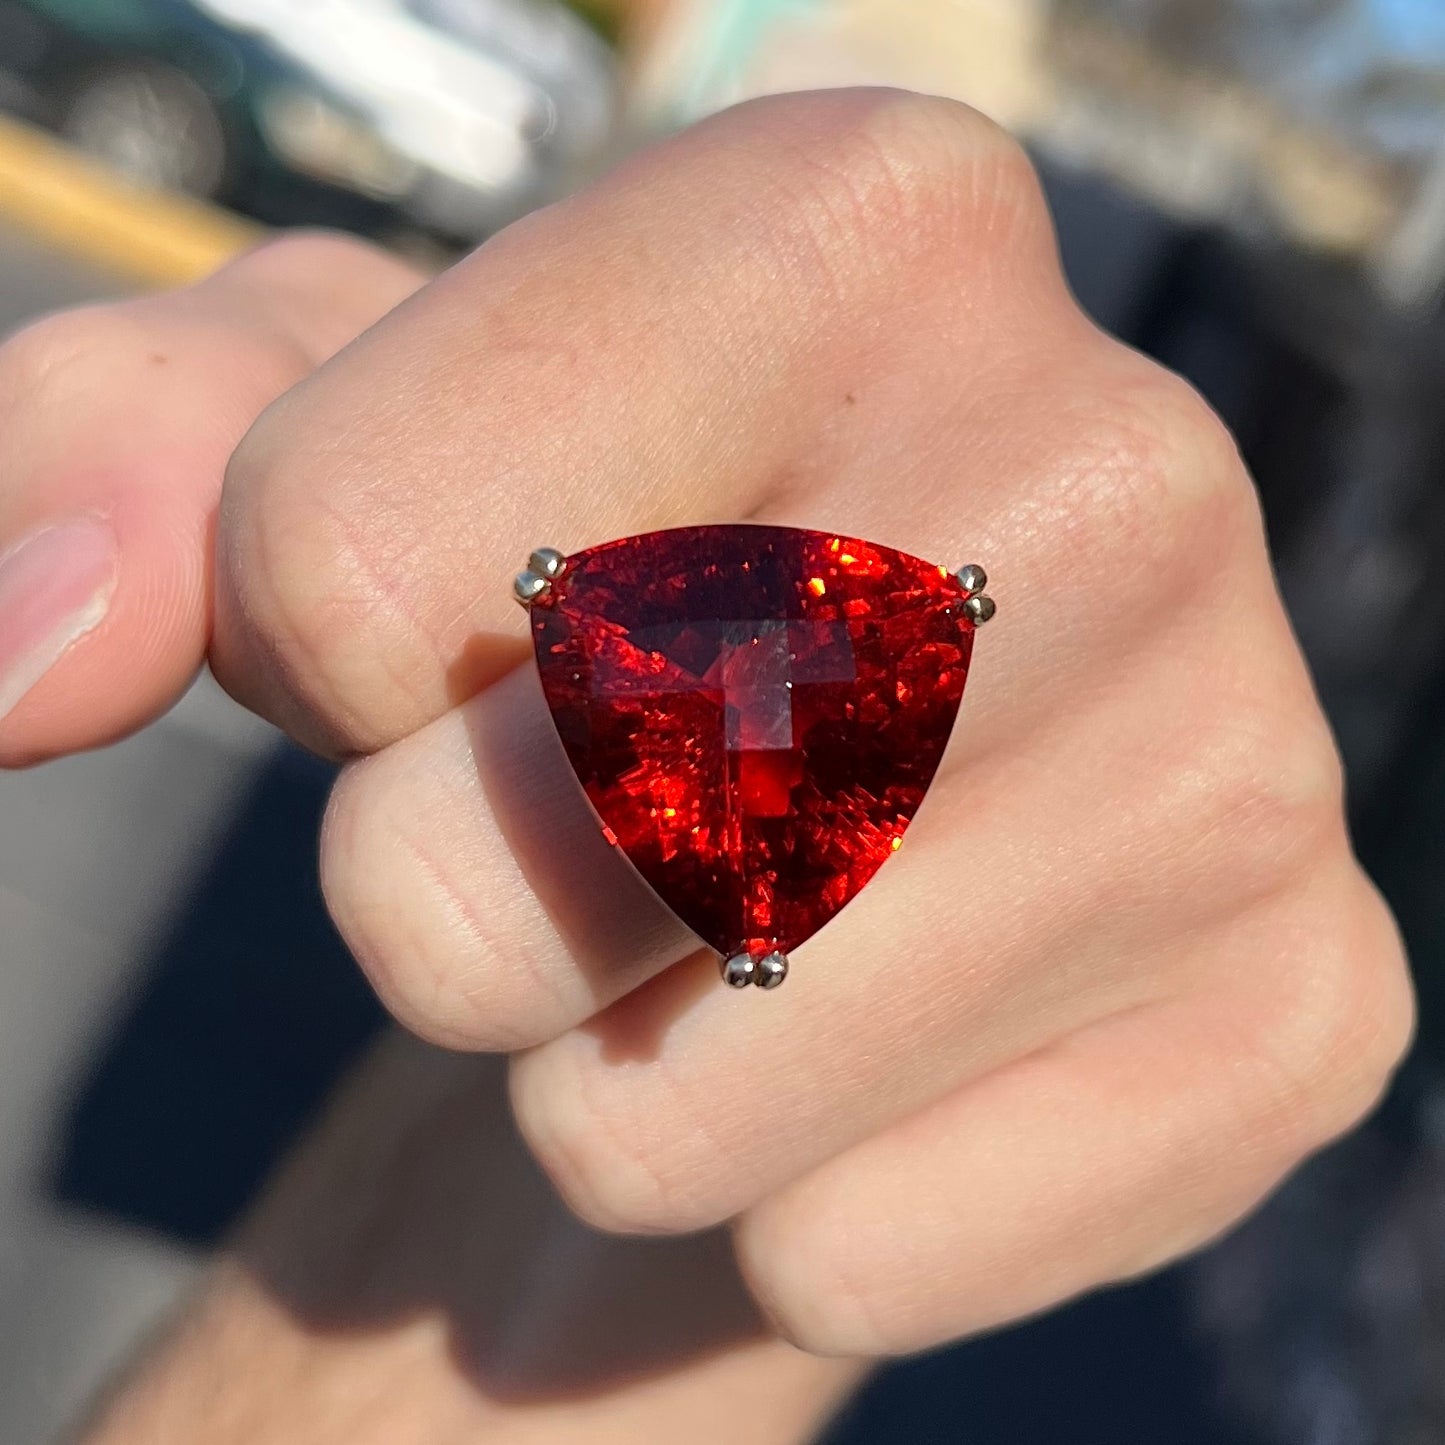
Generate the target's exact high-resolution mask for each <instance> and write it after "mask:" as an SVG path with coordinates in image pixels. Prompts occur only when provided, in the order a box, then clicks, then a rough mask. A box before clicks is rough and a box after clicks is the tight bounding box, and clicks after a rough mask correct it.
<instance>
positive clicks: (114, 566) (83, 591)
mask: <svg viewBox="0 0 1445 1445" xmlns="http://www.w3.org/2000/svg"><path fill="white" fill-rule="evenodd" d="M119 570H120V549H119V548H118V547H117V545H116V540H115V533H114V532H112V531H111V529H110V527H109V526H108V525H107V524H106V523H105V522H104V521H102V520H101V519H100V518H99V517H76V518H74V519H72V520H70V521H66V522H58V523H55V524H53V525H50V526H45V527H41V528H39V529H38V530H36V531H34V532H31V533H30V534H29V536H26V537H22V538H21V539H20V540H19V541H18V542H16V543H15V544H14V545H13V546H12V547H10V548H8V549H7V550H6V551H4V552H0V718H4V717H5V716H6V715H7V714H8V713H9V712H10V711H11V710H12V709H13V708H14V707H15V704H16V703H18V702H19V701H20V699H21V698H22V697H24V696H25V694H26V693H27V692H29V691H30V689H31V688H32V687H34V686H35V684H36V683H37V682H39V681H40V679H41V678H42V677H44V676H45V674H46V673H47V672H49V671H50V669H51V668H52V667H54V666H55V664H56V663H57V662H58V661H59V660H60V659H61V657H63V656H64V655H65V652H66V649H67V648H69V647H71V646H72V645H73V644H74V643H75V642H76V641H78V640H79V639H80V638H82V637H84V636H85V634H86V633H87V632H90V631H92V630H93V629H94V628H96V627H97V626H99V625H100V623H101V621H102V620H103V619H104V617H105V614H106V612H107V610H108V609H109V607H110V599H111V594H112V593H114V591H115V583H116V577H117V575H118V573H119Z"/></svg>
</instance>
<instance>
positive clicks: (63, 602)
mask: <svg viewBox="0 0 1445 1445" xmlns="http://www.w3.org/2000/svg"><path fill="white" fill-rule="evenodd" d="M416 284H417V278H416V277H415V276H414V275H413V273H412V272H411V271H410V270H409V269H408V268H407V267H405V266H403V265H402V264H401V263H399V262H394V261H392V260H390V259H388V258H386V257H384V256H383V255H381V254H380V253H379V252H376V251H373V250H372V249H371V248H369V247H366V246H363V245H361V244H360V243H355V242H351V241H347V240H343V239H341V238H339V237H323V236H303V237H296V238H290V239H286V240H282V241H277V242H273V243H271V244H269V245H266V246H263V247H261V248H260V249H258V250H256V251H253V252H251V253H250V254H248V255H247V256H244V257H242V258H240V259H239V260H237V261H235V262H234V263H232V264H231V265H229V266H227V267H225V268H224V269H222V270H221V271H219V272H218V273H217V274H216V275H215V276H213V277H211V278H210V279H209V280H207V281H204V282H202V283H201V284H200V285H198V286H196V287H193V288H190V289H188V290H186V291H181V292H177V293H174V294H171V295H165V296H156V297H147V298H144V299H141V300H135V301H128V302H123V303H120V304H117V305H112V306H102V307H95V308H90V309H87V310H83V311H76V312H70V313H67V314H63V315H59V316H55V317H52V318H49V319H47V320H45V321H42V322H39V323H37V324H35V325H33V326H32V327H30V328H29V329H28V330H26V331H24V332H22V333H20V334H19V335H18V336H17V337H15V338H14V339H12V340H11V341H10V342H9V343H8V344H6V345H5V346H4V347H3V348H0V765H8V766H16V765H21V764H25V763H32V762H36V761H39V760H41V759H43V758H46V757H51V756H54V755H56V754H58V753H64V752H70V751H74V750H76V749H79V748H86V747H94V746H96V745H98V744H101V743H105V742H109V741H112V740H113V739H115V738H117V737H119V736H122V735H123V734H125V733H127V732H129V731H131V730H133V729H134V728H136V727H139V726H140V725H142V724H143V723H145V722H146V721H148V720H149V719H150V718H152V717H154V716H155V715H156V714H157V713H159V712H160V711H162V710H164V709H165V708H166V707H167V706H169V704H170V703H171V702H173V701H174V700H175V698H176V697H177V696H178V694H179V693H180V691H181V690H182V689H183V688H184V687H185V685H186V683H187V682H188V681H189V679H190V678H191V677H192V676H193V674H194V673H195V671H196V669H197V667H198V666H199V665H200V662H201V659H202V657H203V655H204V651H205V646H206V641H207V637H208V634H209V629H210V597H211V532H212V521H213V518H214V514H215V508H216V502H217V498H218V496H219V493H220V485H221V477H222V473H223V471H224V468H225V464H226V459H227V457H228V456H229V455H230V453H231V451H232V449H233V448H234V446H235V444H236V442H237V441H238V440H239V439H240V437H241V436H242V434H243V433H244V432H245V430H246V428H247V427H248V426H249V425H250V424H251V423H252V422H253V421H254V420H255V418H256V416H257V415H258V414H259V413H260V412H261V411H262V410H263V409H264V408H265V407H266V406H267V405H268V404H269V403H270V402H271V401H273V400H274V399H275V398H276V397H277V396H278V395H279V394H280V393H281V392H282V391H284V390H285V389H286V387H288V386H290V385H292V384H293V383H294V382H296V381H297V380H299V379H300V378H301V377H302V376H304V375H305V374H306V373H307V372H308V371H310V370H311V369H312V368H313V367H315V366H316V365H317V364H318V363H319V362H321V361H322V360H324V359H325V358H326V357H327V356H329V355H331V354H332V353H334V352H335V351H336V350H337V349H338V348H339V347H341V346H342V345H344V344H345V343H346V342H347V341H349V340H351V339H352V338H353V337H355V336H356V334H357V333H358V332H360V331H361V330H362V329H364V328H365V327H366V326H367V325H369V324H370V323H371V322H372V321H374V320H375V319H376V318H377V317H378V316H379V315H381V314H382V312H384V311H385V310H387V309H388V308H389V307H390V306H392V305H394V304H395V303H396V302H397V301H399V300H400V299H401V298H402V297H403V296H404V295H406V294H407V293H408V292H409V291H410V290H412V289H413V288H414V287H415V285H416Z"/></svg>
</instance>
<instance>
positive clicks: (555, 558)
mask: <svg viewBox="0 0 1445 1445" xmlns="http://www.w3.org/2000/svg"><path fill="white" fill-rule="evenodd" d="M527 570H528V571H529V572H535V573H537V575H538V576H539V577H545V578H546V579H547V580H548V581H549V582H555V581H556V580H557V579H558V578H559V577H560V576H561V575H562V574H563V573H564V572H565V571H566V570H567V555H566V553H565V552H559V551H558V550H557V549H556V548H555V547H538V548H537V550H536V551H535V552H533V553H532V555H531V556H530V557H529V558H528V559H527Z"/></svg>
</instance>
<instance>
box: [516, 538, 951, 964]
mask: <svg viewBox="0 0 1445 1445" xmlns="http://www.w3.org/2000/svg"><path fill="white" fill-rule="evenodd" d="M966 595H967V594H966V593H965V592H964V591H963V589H962V587H961V586H960V585H959V583H958V581H957V579H956V578H954V577H952V576H950V575H949V574H948V572H947V570H946V569H944V568H941V567H937V566H934V565H933V564H931V563H928V562H923V561H920V560H919V559H918V558H916V557H909V556H906V555H905V554H903V553H902V552H895V551H892V550H891V549H890V548H887V547H877V546H874V545H873V544H872V543H869V542H860V541H857V540H855V539H853V538H851V537H838V536H834V535H832V534H830V533H827V532H809V531H802V530H799V529H796V528H793V527H763V526H730V527H683V528H678V529H677V530H675V531H668V532H651V533H648V534H647V535H646V536H641V537H627V538H625V539H623V540H622V541H620V542H609V543H607V544H606V545H605V546H602V547H593V548H591V549H590V550H589V551H586V552H581V553H578V554H577V555H576V556H575V557H572V558H569V559H568V563H567V570H566V572H565V573H564V574H563V575H562V576H561V577H560V578H559V579H558V580H557V581H556V582H555V583H554V584H553V587H552V592H551V595H550V596H549V597H548V598H547V599H545V600H544V601H543V602H541V603H539V604H537V605H536V606H534V607H533V609H532V619H533V622H532V627H533V640H534V642H535V644H536V648H537V663H538V666H539V668H540V670H541V674H542V687H543V690H544V692H545V693H546V697H547V704H548V706H549V707H550V708H551V711H552V717H553V719H554V720H555V721H556V724H557V731H558V732H559V733H560V734H561V737H562V744H563V747H564V748H565V749H566V752H567V756H568V757H569V758H570V759H571V761H572V766H573V767H574V768H575V769H576V770H577V776H578V777H579V778H580V779H581V782H582V786H583V787H584V788H585V789H586V792H587V796H588V797H589V798H590V799H591V801H592V805H593V807H594V808H595V809H596V810H597V812H598V814H599V815H600V817H601V819H602V823H603V826H604V829H605V830H606V832H607V834H608V835H609V838H610V839H612V840H615V841H616V843H617V844H618V846H619V847H621V848H622V850H623V851H624V852H625V853H626V855H627V856H628V858H630V859H631V860H632V863H633V864H634V865H635V867H636V868H637V870H638V872H640V873H641V874H642V876H643V877H644V878H645V879H646V880H647V881H648V883H649V884H651V885H652V887H653V889H654V890H655V891H656V892H657V894H658V895H659V896H660V897H661V898H662V900H663V901H664V902H665V903H666V904H667V905H668V906H669V907H670V908H672V910H673V911H674V912H675V913H676V914H677V915H678V916H679V917H680V918H681V919H682V920H683V922H684V923H686V924H687V925H688V926H689V927H690V928H691V929H692V930H693V931H694V932H695V933H697V934H698V936H699V937H700V938H702V939H703V940H704V941H705V942H707V943H709V944H710V945H711V946H712V947H713V948H715V949H717V951H718V952H719V953H721V954H724V955H726V954H732V953H736V952H740V951H742V950H743V949H745V948H747V949H752V950H754V951H758V950H763V949H768V948H776V949H780V950H782V951H783V952H787V951H789V950H791V949H793V948H796V947H797V946H798V945H799V944H800V943H802V942H803V941H804V940H805V939H807V938H810V937H811V936H812V935H813V934H814V933H816V932H817V930H818V929H819V928H821V927H822V926H823V925H824V924H825V923H826V922H827V921H828V920H829V919H830V918H832V916H833V915H834V914H835V913H837V912H838V910H839V909H840V908H842V907H843V905H844V904H845V903H847V902H848V900H849V899H850V898H852V897H853V896H854V894H856V893H857V892H858V890H859V889H860V888H862V887H863V885H864V884H865V883H867V881H868V880H869V879H870V878H871V877H872V876H873V874H874V873H875V872H876V871H877V869H878V867H879V865H880V864H881V863H882V862H883V861H884V860H885V859H886V858H888V857H889V855H890V854H891V853H892V852H893V851H894V850H895V849H897V847H898V844H899V841H900V840H901V838H902V836H903V831H904V829H905V828H907V826H908V824H909V822H910V821H911V819H912V818H913V815H914V813H915V812H916V811H917V809H918V805H919V804H920V803H921V802H922V801H923V795H924V793H925V792H926V791H927V789H928V785H929V783H930V782H931V781H932V780H933V775H934V772H935V771H936V769H937V768H938V763H939V760H940V759H941V758H942V756H943V750H944V748H945V746H946V745H947V743H948V736H949V733H950V732H951V731H952V729H953V722H954V718H955V717H956V716H957V714H958V704H959V700H960V699H961V698H962V696H963V685H964V681H965V679H966V678H967V675H968V662H969V655H970V653H971V651H972V647H973V624H972V623H971V622H970V621H969V619H968V618H967V616H966V615H965V613H964V607H963V603H964V600H965V597H966Z"/></svg>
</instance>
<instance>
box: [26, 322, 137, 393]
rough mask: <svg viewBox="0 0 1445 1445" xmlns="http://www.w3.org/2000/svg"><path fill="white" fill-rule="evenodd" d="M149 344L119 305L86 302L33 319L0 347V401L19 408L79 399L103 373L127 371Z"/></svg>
mask: <svg viewBox="0 0 1445 1445" xmlns="http://www.w3.org/2000/svg"><path fill="white" fill-rule="evenodd" d="M145 344H146V334H145V330H144V328H143V327H142V326H141V325H140V324H139V322H137V321H136V320H135V319H134V318H133V317H132V316H131V315H130V314H129V313H128V312H127V311H126V310H125V309H124V308H123V307H121V306H88V307H82V308H80V309H77V310H74V311H62V312H56V313H55V314H53V315H50V316H46V317H43V318H42V319H40V320H39V321H35V322H32V323H31V324H30V325H29V326H26V327H25V328H23V329H22V330H20V331H18V332H16V333H15V334H14V335H13V336H11V337H10V338H9V340H7V341H6V342H5V344H4V345H3V346H0V406H4V407H6V408H7V409H10V410H12V411H15V412H23V411H24V410H26V409H28V408H30V407H32V406H34V405H36V404H37V403H46V402H52V401H54V402H62V403H63V402H65V401H67V400H69V399H71V398H74V399H76V400H81V399H83V398H84V396H85V395H86V394H87V393H88V392H89V391H90V389H91V385H92V383H93V382H94V381H95V380H96V379H97V378H98V377H100V376H108V377H113V376H115V375H117V374H124V370H123V368H124V367H125V365H126V364H127V363H128V361H129V359H130V358H131V357H132V356H133V355H134V354H135V353H136V352H138V351H139V350H141V349H142V348H143V347H144V346H145Z"/></svg>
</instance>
